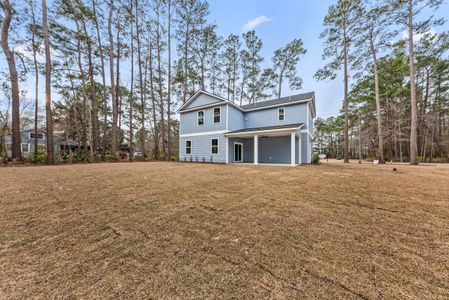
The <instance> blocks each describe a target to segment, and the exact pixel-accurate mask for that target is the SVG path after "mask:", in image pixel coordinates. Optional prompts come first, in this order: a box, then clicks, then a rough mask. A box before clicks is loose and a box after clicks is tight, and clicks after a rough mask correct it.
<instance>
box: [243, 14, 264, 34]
mask: <svg viewBox="0 0 449 300" xmlns="http://www.w3.org/2000/svg"><path fill="white" fill-rule="evenodd" d="M270 21H271V19H270V18H268V17H267V16H265V15H262V16H258V17H257V18H255V19H252V20H250V21H248V22H246V24H245V25H243V32H247V31H250V30H253V29H255V28H256V27H257V26H259V25H260V24H262V23H267V22H270Z"/></svg>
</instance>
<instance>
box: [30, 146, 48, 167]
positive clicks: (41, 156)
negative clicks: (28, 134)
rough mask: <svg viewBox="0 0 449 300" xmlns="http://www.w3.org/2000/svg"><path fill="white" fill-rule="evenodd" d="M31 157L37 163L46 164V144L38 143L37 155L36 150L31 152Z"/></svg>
mask: <svg viewBox="0 0 449 300" xmlns="http://www.w3.org/2000/svg"><path fill="white" fill-rule="evenodd" d="M30 159H31V161H32V162H33V163H35V164H44V163H45V162H46V159H47V156H46V147H45V145H37V155H36V156H35V155H34V151H33V152H32V153H31V154H30Z"/></svg>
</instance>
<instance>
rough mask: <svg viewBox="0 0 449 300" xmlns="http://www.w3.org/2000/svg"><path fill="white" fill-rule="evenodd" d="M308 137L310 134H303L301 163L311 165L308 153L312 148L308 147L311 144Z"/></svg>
mask: <svg viewBox="0 0 449 300" xmlns="http://www.w3.org/2000/svg"><path fill="white" fill-rule="evenodd" d="M308 136H309V134H308V133H306V132H302V133H301V162H302V163H303V164H307V163H310V160H309V159H308V156H309V154H308V153H307V152H308V151H309V148H310V147H309V146H308V144H309V142H308ZM310 144H311V143H310Z"/></svg>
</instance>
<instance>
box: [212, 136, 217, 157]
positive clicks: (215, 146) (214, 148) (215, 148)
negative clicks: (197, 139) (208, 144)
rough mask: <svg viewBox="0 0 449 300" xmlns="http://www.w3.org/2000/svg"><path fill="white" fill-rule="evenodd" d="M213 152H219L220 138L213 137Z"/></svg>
mask: <svg viewBox="0 0 449 300" xmlns="http://www.w3.org/2000/svg"><path fill="white" fill-rule="evenodd" d="M212 154H218V139H212Z"/></svg>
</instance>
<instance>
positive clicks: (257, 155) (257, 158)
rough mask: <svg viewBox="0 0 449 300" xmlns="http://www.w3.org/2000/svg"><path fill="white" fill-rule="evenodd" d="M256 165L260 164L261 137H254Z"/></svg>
mask: <svg viewBox="0 0 449 300" xmlns="http://www.w3.org/2000/svg"><path fill="white" fill-rule="evenodd" d="M254 164H255V165H257V164H259V136H258V135H257V134H256V135H254Z"/></svg>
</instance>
